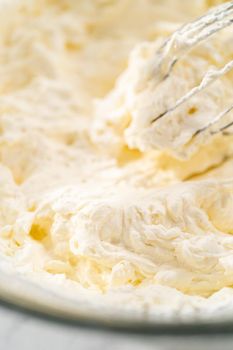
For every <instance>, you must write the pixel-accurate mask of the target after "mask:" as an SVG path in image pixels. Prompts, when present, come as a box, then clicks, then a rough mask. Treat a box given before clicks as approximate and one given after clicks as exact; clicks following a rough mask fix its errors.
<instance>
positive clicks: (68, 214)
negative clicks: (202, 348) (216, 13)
mask: <svg viewBox="0 0 233 350" xmlns="http://www.w3.org/2000/svg"><path fill="white" fill-rule="evenodd" d="M185 3H186V2H184V1H182V0H180V1H179V0H177V1H174V0H172V1H168V0H166V1H164V0H163V1H159V0H120V1H117V0H115V1H114V0H112V1H103V0H96V1H91V0H90V1H89V0H88V1H68V0H67V1H65V0H59V1H52V0H51V1H50V0H39V1H21V2H16V3H15V2H13V1H11V2H7V3H6V2H3V3H2V4H1V7H0V10H1V11H2V13H1V14H0V17H1V20H0V28H1V34H0V252H1V260H0V266H2V268H4V269H7V266H11V268H12V267H13V269H15V270H16V271H18V272H19V273H20V274H22V275H23V276H25V277H26V278H28V279H30V280H32V281H35V282H36V283H39V284H42V285H43V286H44V287H46V288H52V289H53V290H56V291H57V292H58V293H62V294H64V295H67V296H70V297H71V296H72V298H78V299H82V298H85V299H87V300H90V301H91V302H92V303H95V304H98V303H100V302H105V303H106V304H107V305H110V306H111V307H112V308H114V307H120V308H123V309H126V308H127V309H130V310H137V311H139V312H141V313H144V314H145V312H146V313H147V314H148V315H151V317H155V316H156V315H158V314H162V315H164V316H167V314H168V313H169V314H177V312H178V311H179V312H180V313H182V312H184V313H185V312H186V313H187V314H188V313H191V314H192V313H194V312H196V311H197V310H213V311H214V310H216V309H218V308H220V307H223V306H226V308H227V307H228V306H229V304H230V303H232V305H233V302H232V300H233V289H232V288H231V287H232V285H233V235H232V234H233V219H232V218H233V215H232V213H233V160H232V155H233V137H232V136H231V135H229V136H224V135H222V134H221V133H219V134H216V135H212V134H210V133H204V134H203V135H202V134H201V135H199V137H197V138H193V134H194V133H195V131H196V130H197V129H198V128H200V127H203V126H204V125H205V124H206V123H207V122H208V121H210V120H211V118H213V117H214V116H215V115H216V113H218V112H219V111H221V110H222V109H223V108H225V107H227V106H228V105H229V103H231V102H232V91H233V84H232V73H229V74H228V75H226V76H225V77H224V78H222V79H219V80H218V81H216V82H215V83H214V84H213V85H211V87H210V88H208V89H207V90H206V91H205V92H204V93H201V94H198V95H197V96H195V98H194V99H193V100H192V102H189V103H188V104H186V105H185V106H184V107H182V108H180V109H177V111H176V112H175V113H173V114H171V115H169V116H167V117H166V118H164V119H161V120H160V121H159V122H158V123H155V124H153V125H152V124H151V123H150V121H151V119H153V117H154V116H156V115H159V113H161V112H162V111H163V110H164V108H166V107H167V106H169V105H170V104H174V102H175V101H176V100H177V99H178V98H180V96H182V94H184V93H185V92H187V91H188V90H189V89H190V88H192V87H193V86H194V85H195V84H197V82H199V81H200V79H201V77H202V76H203V73H205V72H206V70H207V68H208V67H209V66H211V67H212V68H213V67H215V68H216V67H219V66H222V65H223V64H225V63H226V62H227V61H228V60H230V59H233V45H232V40H230V37H231V36H232V28H231V29H228V30H226V31H224V32H222V33H221V34H219V35H218V36H217V37H214V38H212V39H211V40H210V41H206V42H204V43H203V44H201V45H199V46H198V47H197V48H196V49H195V50H193V51H191V52H190V53H189V54H188V55H187V56H185V57H184V58H182V60H181V61H180V62H179V64H177V66H176V67H175V69H174V72H173V74H172V76H171V78H170V79H169V80H167V81H166V82H165V84H163V85H162V86H161V85H156V86H155V84H154V80H153V79H156V76H153V67H154V56H155V53H156V50H157V48H159V46H160V45H161V43H162V41H163V39H164V37H166V36H168V35H170V34H171V33H172V32H173V31H174V30H176V29H177V28H178V27H179V26H180V25H181V24H182V23H184V22H187V21H189V20H191V19H193V18H194V17H195V16H197V15H201V14H203V13H204V12H205V11H206V10H207V9H208V8H209V6H211V5H213V4H216V3H218V2H216V1H204V0H202V1H198V0H193V1H192V6H191V5H190V4H189V3H188V2H187V5H185ZM227 118H228V120H229V118H232V113H231V114H229V115H228V117H227ZM61 286H62V288H60V287H61Z"/></svg>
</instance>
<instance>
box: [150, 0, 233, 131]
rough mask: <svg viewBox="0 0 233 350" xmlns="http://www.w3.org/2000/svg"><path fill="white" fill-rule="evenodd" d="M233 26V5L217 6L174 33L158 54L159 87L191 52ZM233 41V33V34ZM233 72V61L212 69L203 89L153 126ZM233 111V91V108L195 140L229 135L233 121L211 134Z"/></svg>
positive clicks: (188, 95) (195, 90) (196, 89)
mask: <svg viewBox="0 0 233 350" xmlns="http://www.w3.org/2000/svg"><path fill="white" fill-rule="evenodd" d="M232 24H233V1H230V2H227V3H225V4H222V5H220V6H217V7H215V8H213V9H212V10H210V11H209V12H207V14H205V15H204V16H202V17H200V18H198V19H196V20H194V21H193V22H190V23H187V24H185V25H183V26H182V27H181V28H179V29H178V30H177V31H176V32H174V33H173V34H172V35H171V36H170V37H169V38H168V39H167V40H166V41H165V42H164V43H163V45H162V47H161V48H160V49H159V50H158V51H157V53H156V55H157V64H156V67H155V70H156V71H155V73H156V76H157V80H158V81H157V83H158V84H159V83H161V82H162V81H164V80H166V79H168V78H169V77H170V75H171V74H172V71H173V68H174V66H175V65H176V64H177V62H178V61H179V60H180V59H181V58H182V57H183V56H184V55H186V54H187V53H188V52H189V51H190V50H191V49H193V48H194V47H195V46H196V45H198V44H199V43H201V42H202V41H204V40H206V39H208V38H209V37H211V36H212V35H214V34H216V33H218V32H219V31H220V30H222V29H224V28H226V27H229V26H231V25H232ZM181 38H182V40H181ZM232 40H233V31H232ZM232 69H233V60H231V61H230V62H228V63H226V64H225V65H224V66H223V67H221V68H219V69H217V68H214V69H209V70H208V71H207V72H206V73H205V75H204V76H203V78H202V81H201V82H200V84H199V85H197V86H195V87H194V88H192V89H191V90H190V91H189V92H187V93H186V94H185V95H184V96H182V97H181V98H179V99H178V100H177V101H176V102H175V104H174V105H173V106H171V107H170V108H168V109H166V110H165V111H164V112H162V113H161V114H159V115H157V116H155V117H154V119H153V120H152V121H151V123H156V122H157V121H158V120H159V119H161V118H164V117H166V115H168V114H170V113H171V112H173V111H175V110H176V109H177V108H178V107H179V106H181V105H182V104H184V103H185V102H186V101H188V100H190V99H191V98H192V97H193V96H194V95H196V94H198V93H200V92H201V91H203V90H204V89H205V88H206V87H207V86H209V85H211V84H212V83H213V82H214V81H215V80H216V79H219V78H220V77H222V76H224V75H226V74H227V73H228V72H230V71H231V70H232ZM232 110H233V91H232V104H231V105H230V106H228V107H226V109H225V110H223V111H222V112H221V113H219V114H218V115H217V116H213V119H212V121H211V122H209V123H208V124H207V125H205V126H204V127H203V128H201V129H199V130H197V131H196V132H195V134H194V135H193V136H196V135H198V134H200V133H202V132H203V131H205V130H207V129H209V132H210V133H211V134H216V133H219V132H222V133H224V134H229V133H230V131H228V129H229V128H230V127H231V126H232V125H233V116H232V121H230V122H228V123H227V124H226V125H223V126H222V127H221V128H218V129H217V130H211V129H212V126H214V125H216V124H217V123H218V122H219V121H220V120H221V119H222V118H223V117H224V116H225V115H227V114H228V113H230V112H231V111H232Z"/></svg>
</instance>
